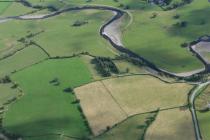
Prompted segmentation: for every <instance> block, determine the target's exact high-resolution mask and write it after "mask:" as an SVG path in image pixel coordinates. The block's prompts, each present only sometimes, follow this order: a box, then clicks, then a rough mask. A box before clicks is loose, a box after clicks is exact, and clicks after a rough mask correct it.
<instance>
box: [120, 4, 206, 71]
mask: <svg viewBox="0 0 210 140" xmlns="http://www.w3.org/2000/svg"><path fill="white" fill-rule="evenodd" d="M208 4H209V3H208V1H207V0H200V1H193V2H192V3H191V4H189V5H187V6H184V7H181V8H178V9H176V10H171V11H162V10H161V9H159V8H157V7H154V6H152V7H148V9H145V8H144V9H142V10H136V11H132V15H133V23H132V25H131V26H130V27H128V29H127V30H126V32H124V37H123V41H124V44H125V46H126V47H127V48H129V49H131V50H133V51H134V52H137V53H138V54H139V55H141V56H143V57H145V58H146V59H148V60H150V61H151V62H153V63H155V64H156V65H157V66H159V67H160V68H163V69H166V70H169V71H172V72H184V71H190V70H194V69H199V68H201V67H202V64H201V62H199V60H198V59H197V58H196V57H194V56H192V54H191V53H190V52H189V50H188V49H186V48H182V47H181V44H182V43H184V42H191V41H193V40H196V39H197V38H198V37H200V36H202V35H205V34H208V33H209V31H210V24H209V22H210V20H209V18H208V17H207V14H205V13H208V12H210V10H209V8H207V7H208V6H207V5H208ZM153 13H156V14H157V16H156V17H155V18H151V16H152V15H153ZM175 15H180V18H178V19H174V18H173V16H175ZM181 21H186V22H187V26H186V27H176V26H175V25H174V24H176V23H177V22H181ZM202 21H204V22H205V23H204V24H202V23H201V22H202Z"/></svg>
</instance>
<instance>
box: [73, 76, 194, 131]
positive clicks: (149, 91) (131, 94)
mask: <svg viewBox="0 0 210 140" xmlns="http://www.w3.org/2000/svg"><path fill="white" fill-rule="evenodd" d="M191 88H192V86H191V85H188V84H182V83H181V84H166V83H164V82H162V81H160V80H159V79H157V78H154V77H152V76H127V77H121V78H113V79H107V80H103V81H97V82H93V83H90V84H87V85H84V86H81V87H78V88H76V89H75V93H76V96H77V98H78V99H80V104H81V106H82V109H83V111H84V114H85V116H86V117H87V119H88V122H89V124H90V127H91V128H92V131H93V133H94V134H95V135H98V134H100V133H102V132H103V131H104V130H106V128H107V126H109V127H111V126H113V125H114V124H116V123H118V122H120V121H122V120H124V119H125V118H127V116H131V115H133V114H138V113H144V112H149V111H154V110H156V109H158V108H170V107H175V106H181V105H184V104H186V102H187V94H188V92H189V90H190V89H191Z"/></svg>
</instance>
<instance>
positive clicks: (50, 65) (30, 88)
mask: <svg viewBox="0 0 210 140" xmlns="http://www.w3.org/2000/svg"><path fill="white" fill-rule="evenodd" d="M11 78H12V80H14V81H16V82H17V83H18V84H19V85H20V87H21V88H22V89H23V92H24V93H25V95H24V96H23V97H22V98H21V99H20V100H19V101H18V102H16V103H15V104H12V105H11V106H10V107H9V110H8V112H7V113H6V116H5V119H4V121H3V126H4V128H5V129H6V130H7V131H9V132H12V133H15V134H20V135H22V136H29V135H35V136H36V135H42V134H48V133H61V134H66V135H70V136H75V137H83V136H87V135H88V134H89V133H88V130H87V127H86V126H85V125H84V120H83V118H82V117H81V114H80V112H79V110H78V109H77V105H76V104H73V103H72V102H74V101H75V97H74V95H72V94H71V93H66V92H64V91H63V90H64V89H66V88H69V87H75V86H79V85H81V84H84V83H87V82H89V81H90V80H91V77H90V73H89V71H88V70H87V68H86V67H85V65H84V64H83V62H82V61H81V60H80V59H79V58H73V59H63V60H48V61H45V62H43V63H41V64H39V65H35V66H32V67H30V68H28V69H25V70H23V71H21V72H18V73H16V74H14V75H13V76H12V77H11ZM54 79H57V81H56V82H54V83H52V80H54ZM50 81H51V83H50ZM20 128H21V129H20Z"/></svg>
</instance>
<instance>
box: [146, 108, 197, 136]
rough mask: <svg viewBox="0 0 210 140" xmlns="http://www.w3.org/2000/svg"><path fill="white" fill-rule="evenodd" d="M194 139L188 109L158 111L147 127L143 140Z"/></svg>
mask: <svg viewBox="0 0 210 140" xmlns="http://www.w3.org/2000/svg"><path fill="white" fill-rule="evenodd" d="M169 139H170V140H195V133H194V126H193V121H192V116H191V113H190V111H188V110H179V109H172V110H166V111H161V112H159V114H158V116H157V118H156V120H155V121H154V122H153V124H152V125H151V126H150V127H149V128H148V130H147V132H146V136H145V140H169Z"/></svg>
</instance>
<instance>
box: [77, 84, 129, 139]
mask: <svg viewBox="0 0 210 140" xmlns="http://www.w3.org/2000/svg"><path fill="white" fill-rule="evenodd" d="M75 93H76V96H77V98H78V99H79V100H80V104H81V106H82V108H83V111H84V114H85V116H86V118H87V120H88V122H89V125H90V127H91V129H92V132H93V134H94V135H99V134H101V133H103V132H105V131H106V129H107V127H112V126H113V125H114V124H117V123H119V122H121V121H122V120H124V119H126V118H127V114H126V113H125V112H124V111H123V110H122V109H121V108H120V106H119V105H118V104H117V103H116V102H115V100H114V99H113V98H112V96H111V95H110V94H109V93H108V91H107V89H106V88H104V85H103V83H101V82H100V81H99V82H93V83H90V84H87V85H84V86H82V87H78V88H76V89H75Z"/></svg>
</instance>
